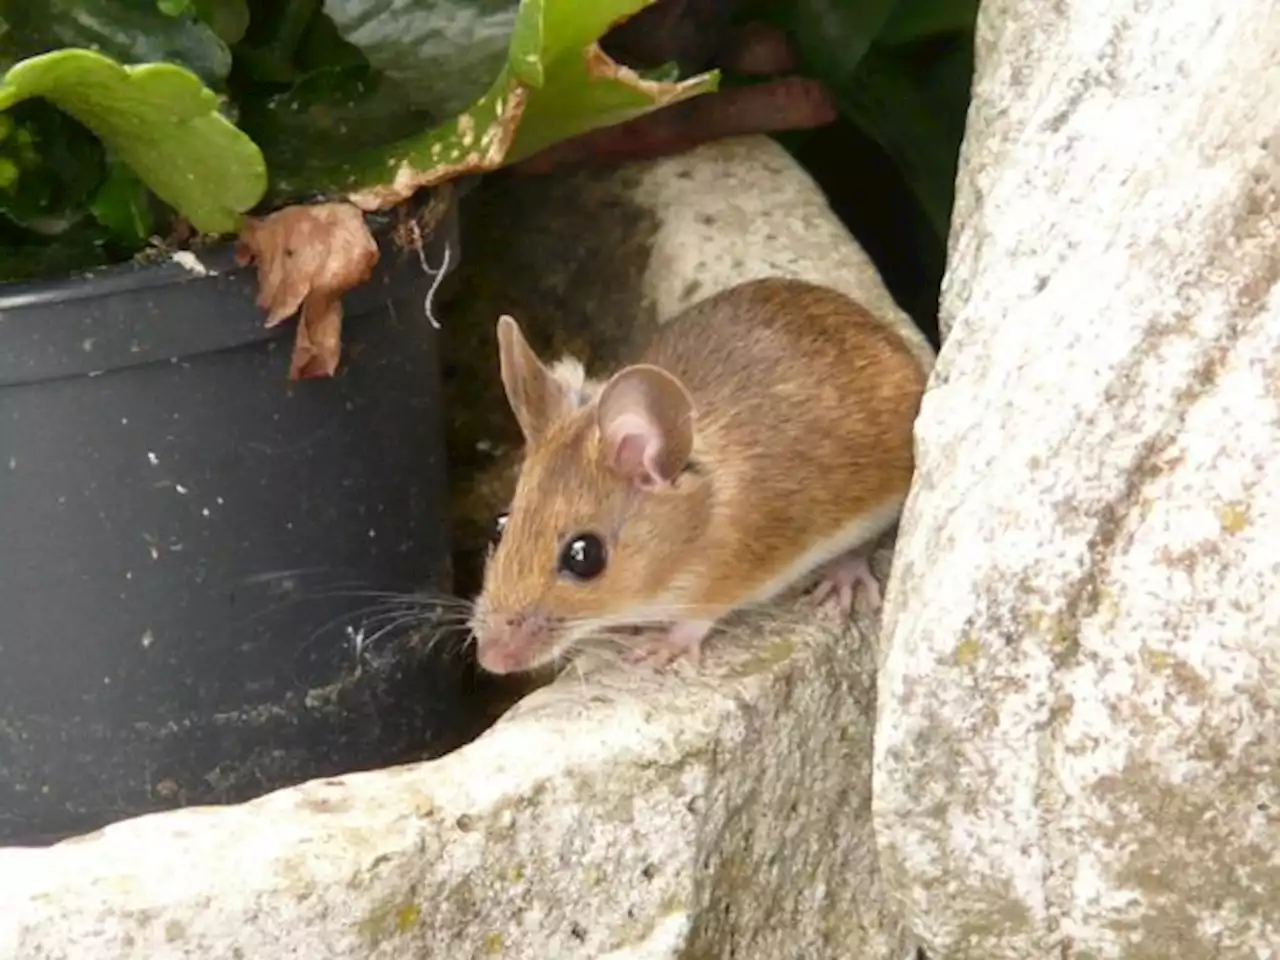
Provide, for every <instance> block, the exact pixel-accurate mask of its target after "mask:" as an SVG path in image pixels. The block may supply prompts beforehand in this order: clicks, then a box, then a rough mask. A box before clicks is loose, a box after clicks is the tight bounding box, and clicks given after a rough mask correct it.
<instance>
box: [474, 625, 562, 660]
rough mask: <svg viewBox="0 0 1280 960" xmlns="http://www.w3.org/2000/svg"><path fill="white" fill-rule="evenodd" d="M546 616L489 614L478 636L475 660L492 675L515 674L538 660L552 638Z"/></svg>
mask: <svg viewBox="0 0 1280 960" xmlns="http://www.w3.org/2000/svg"><path fill="white" fill-rule="evenodd" d="M549 627H550V621H549V620H548V619H547V617H546V616H544V615H542V614H539V613H533V612H530V611H528V610H521V611H517V612H515V613H502V612H499V611H496V610H494V611H489V612H488V613H487V614H486V615H485V617H484V619H483V621H482V624H481V629H480V630H479V631H477V634H476V658H477V659H478V660H479V662H480V666H481V667H483V668H484V669H485V670H488V671H489V672H490V673H514V672H515V671H518V670H524V669H527V668H528V667H529V665H530V664H531V663H532V662H533V661H535V660H536V659H537V657H538V653H539V652H540V651H541V649H542V648H543V647H544V646H545V645H546V643H547V640H548V638H549V636H550V631H549Z"/></svg>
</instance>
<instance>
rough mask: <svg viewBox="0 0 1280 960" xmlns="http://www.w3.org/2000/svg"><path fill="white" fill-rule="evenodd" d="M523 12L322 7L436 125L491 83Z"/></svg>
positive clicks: (450, 1)
mask: <svg viewBox="0 0 1280 960" xmlns="http://www.w3.org/2000/svg"><path fill="white" fill-rule="evenodd" d="M592 2H593V3H594V2H598V0H592ZM519 9H520V2H519V0H465V2H459V0H324V12H325V14H326V15H327V16H328V17H329V18H330V19H331V20H332V21H333V24H334V26H335V27H336V28H337V30H338V33H340V34H341V35H342V37H343V38H344V39H345V40H346V41H347V42H348V43H351V44H353V45H355V46H356V47H359V48H360V51H361V52H362V53H363V54H364V55H365V57H367V58H368V60H369V63H371V64H372V65H373V66H374V67H375V68H376V69H378V70H379V71H381V72H382V73H383V74H384V75H386V76H388V77H390V78H391V79H392V80H394V81H396V83H398V84H399V85H400V86H401V87H402V88H403V89H404V90H406V91H407V92H408V93H409V95H410V97H411V98H412V102H413V106H414V107H415V108H417V109H421V110H426V111H428V112H429V113H431V114H433V115H434V116H435V117H437V118H438V119H443V118H445V117H451V116H454V115H456V114H458V113H461V112H462V111H463V110H465V109H467V107H469V106H470V105H471V104H472V103H473V102H474V101H475V100H477V99H478V98H480V97H481V96H483V95H484V94H485V92H486V91H487V90H488V89H489V87H490V86H491V85H492V84H493V80H494V77H496V76H497V75H498V74H499V73H500V72H501V71H502V69H503V67H504V66H506V62H507V50H508V47H509V45H510V40H511V33H512V30H513V29H514V28H515V24H516V19H517V15H518V12H519Z"/></svg>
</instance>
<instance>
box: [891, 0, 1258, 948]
mask: <svg viewBox="0 0 1280 960" xmlns="http://www.w3.org/2000/svg"><path fill="white" fill-rule="evenodd" d="M977 54H978V71H977V77H976V79H975V83H974V100H973V104H972V107H971V111H970V116H969V127H968V133H967V138H966V142H965V147H964V151H963V155H962V159H961V170H960V175H959V192H958V199H957V205H956V211H955V218H954V221H953V222H954V224H955V227H954V229H953V234H952V237H951V245H950V260H949V267H948V275H947V280H946V283H945V288H944V292H943V303H942V308H943V327H944V330H945V331H947V333H948V339H947V340H946V341H945V344H944V348H943V350H942V353H941V356H940V358H939V362H938V365H937V367H936V370H935V374H934V379H933V382H932V384H931V390H930V393H929V395H928V397H927V398H926V401H925V404H924V407H923V410H922V413H921V416H920V419H919V422H918V427H917V438H918V446H919V455H920V456H919V473H918V475H917V479H916V483H915V487H914V491H913V494H912V497H911V502H910V503H909V505H908V507H907V510H906V515H905V518H904V523H903V525H902V529H901V531H900V535H899V541H898V550H897V556H896V559H895V571H894V589H893V590H892V591H891V592H890V596H889V598H888V607H887V610H886V613H885V630H884V634H883V648H884V649H883V653H884V658H885V659H884V663H883V669H882V672H881V675H880V677H879V690H880V697H879V702H880V707H879V717H878V721H877V740H876V775H875V797H876V801H875V805H876V827H877V835H878V838H879V843H880V850H881V854H882V863H883V866H884V869H885V871H886V876H887V879H888V882H889V884H890V886H891V888H892V890H893V893H894V894H895V896H896V899H897V901H898V902H899V903H901V904H902V905H903V907H904V909H905V911H906V916H907V918H908V920H909V923H910V924H911V926H912V927H913V929H914V930H915V931H916V932H918V933H920V934H921V935H922V936H923V938H924V939H925V941H926V942H927V943H928V944H929V946H930V948H931V955H932V956H934V957H937V958H946V960H966V958H973V960H1027V958H1032V957H1053V958H1061V960H1069V958H1075V960H1084V958H1097V960H1104V958H1106V960H1111V958H1116V960H1120V958H1124V960H1163V958H1172V957H1177V958H1179V960H1201V958H1203V960H1208V958H1249V960H1258V958H1263V960H1265V958H1269V957H1275V956H1280V603H1277V601H1276V597H1277V595H1278V594H1277V584H1278V583H1280V300H1278V299H1277V292H1276V281H1277V278H1278V277H1280V248H1278V247H1277V241H1278V240H1280V205H1278V204H1277V193H1276V191H1277V181H1276V177H1277V170H1278V160H1280V113H1278V112H1277V108H1276V105H1277V103H1280V7H1277V6H1276V5H1275V4H1273V3H1270V2H1250V0H1232V2H1230V3H1226V2H1215V0H1197V2H1192V3H1184V2H1177V0H1141V2H1139V0H1119V2H1117V0H1075V2H1070V3H1035V2H1030V0H984V3H983V5H982V12H981V16H980V22H979V37H978V50H977Z"/></svg>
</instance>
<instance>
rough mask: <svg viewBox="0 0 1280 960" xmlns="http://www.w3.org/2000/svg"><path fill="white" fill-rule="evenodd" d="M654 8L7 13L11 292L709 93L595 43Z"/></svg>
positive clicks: (482, 163)
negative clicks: (185, 228) (250, 216)
mask: <svg viewBox="0 0 1280 960" xmlns="http://www.w3.org/2000/svg"><path fill="white" fill-rule="evenodd" d="M651 2H653V0H592V2H591V3H582V2H579V0H255V2H253V3H249V2H248V0H0V71H3V77H2V78H0V280H12V279H16V278H26V277H35V276H48V275H50V274H56V273H61V272H66V271H70V270H75V269H80V268H84V267H88V266H92V265H96V264H100V263H106V262H112V261H116V260H121V259H126V258H128V257H130V256H132V255H134V254H136V253H138V252H139V251H140V250H141V249H142V248H143V247H145V246H146V245H147V244H148V243H149V242H150V240H151V239H152V238H153V237H155V236H157V235H159V236H161V237H163V236H167V235H169V234H170V232H171V231H172V230H173V229H174V227H175V222H176V221H177V220H178V219H179V218H181V220H184V221H186V222H187V223H189V224H190V225H191V226H192V227H194V228H195V230H196V231H197V232H199V233H203V234H215V235H221V234H227V233H232V232H235V230H236V229H237V227H238V224H239V223H240V219H241V216H242V215H243V214H244V213H246V212H248V211H251V210H255V209H258V210H261V209H263V208H271V207H277V206H281V205H283V204H287V203H289V202H291V201H295V200H299V199H303V198H308V197H312V196H316V195H324V196H328V197H334V198H350V199H351V200H352V201H353V202H356V203H357V204H358V205H359V206H361V207H362V208H364V209H378V208H382V207H388V206H392V205H394V204H395V203H397V202H399V201H400V200H402V199H404V198H405V197H407V196H408V195H410V194H411V193H412V192H413V191H414V190H415V189H417V188H419V187H421V186H426V185H430V184H433V183H437V182H440V181H441V180H443V179H447V178H449V177H452V176H457V175H459V174H463V173H469V172H480V171H484V170H490V169H494V168H496V167H498V166H501V165H502V164H504V163H509V162H511V161H512V160H515V159H519V158H520V157H523V156H527V155H528V154H530V153H532V152H535V151H537V150H538V149H540V148H542V147H544V146H547V145H550V144H552V143H555V142H557V141H558V140H561V139H564V138H566V137H569V136H573V135H575V134H577V133H581V132H584V131H587V130H590V129H593V128H595V127H599V126H603V125H606V124H612V123H616V122H619V121H621V120H626V119H630V118H631V117H634V116H638V115H640V114H642V113H645V112H647V111H649V110H653V109H655V108H656V107H658V106H661V105H663V104H665V103H668V102H672V101H674V100H678V99H681V98H684V97H688V96H692V95H694V94H697V93H700V92H703V91H707V90H710V89H714V87H715V85H716V82H717V79H718V77H717V75H716V74H715V73H714V72H709V73H705V74H700V75H697V76H694V77H690V78H687V79H685V80H682V81H654V80H649V79H646V78H644V77H642V76H639V75H637V74H635V73H633V72H631V71H628V70H622V69H619V68H618V67H617V65H616V64H614V63H613V62H612V61H610V60H609V59H608V58H607V57H606V56H604V55H603V54H602V53H600V52H599V50H598V47H596V41H597V40H598V39H599V38H600V37H601V36H602V35H603V34H604V33H605V32H606V31H607V30H608V29H609V27H610V26H611V25H612V24H614V23H615V22H617V21H619V20H621V19H624V18H626V17H627V16H630V15H632V14H634V13H636V12H638V11H639V10H640V9H642V8H644V7H646V6H648V5H649V4H650V3H651Z"/></svg>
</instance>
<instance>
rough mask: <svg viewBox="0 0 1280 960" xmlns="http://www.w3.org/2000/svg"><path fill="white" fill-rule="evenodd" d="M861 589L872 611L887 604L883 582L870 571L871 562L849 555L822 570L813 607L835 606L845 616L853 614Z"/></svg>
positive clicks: (864, 557)
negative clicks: (882, 588) (885, 602)
mask: <svg viewBox="0 0 1280 960" xmlns="http://www.w3.org/2000/svg"><path fill="white" fill-rule="evenodd" d="M859 584H861V585H862V589H863V594H864V595H865V597H866V599H867V604H868V605H869V607H870V609H871V610H878V609H879V608H880V605H881V604H882V603H883V602H884V596H883V594H882V593H881V592H880V581H878V580H877V579H876V575H875V574H874V573H873V572H872V570H871V562H870V560H868V559H867V557H866V556H864V555H863V554H860V553H846V554H844V555H842V556H839V557H837V558H836V559H835V560H833V561H831V562H830V563H829V564H827V566H826V567H824V568H823V570H822V579H821V580H820V581H819V582H818V585H817V587H816V588H814V591H813V594H812V597H813V601H814V603H817V604H821V603H826V602H833V603H834V606H835V608H836V609H837V610H838V611H839V612H840V614H841V615H842V616H846V617H847V616H848V615H849V614H850V613H852V612H853V606H854V601H855V599H856V591H857V587H858V585H859Z"/></svg>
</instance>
